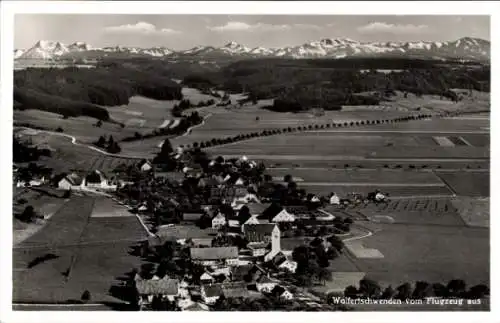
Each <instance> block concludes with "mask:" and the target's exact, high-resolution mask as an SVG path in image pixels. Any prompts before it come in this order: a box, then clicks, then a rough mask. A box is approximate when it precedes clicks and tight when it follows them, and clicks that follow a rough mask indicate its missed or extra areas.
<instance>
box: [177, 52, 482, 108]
mask: <svg viewBox="0 0 500 323" xmlns="http://www.w3.org/2000/svg"><path fill="white" fill-rule="evenodd" d="M381 70H384V71H381ZM184 83H186V84H189V85H190V86H193V87H198V88H201V89H206V88H207V87H211V88H217V89H222V90H225V91H229V92H233V93H240V92H249V93H250V94H251V96H252V97H253V98H256V99H269V98H274V99H277V100H276V104H275V106H273V107H271V109H274V110H276V111H300V110H307V109H309V108H311V107H314V106H315V105H318V104H319V103H321V105H322V107H323V108H324V109H338V108H339V106H342V105H365V104H369V105H376V104H378V103H379V101H380V100H381V98H382V99H383V97H384V95H381V96H376V95H373V93H372V94H370V93H366V92H382V94H384V93H389V94H391V93H394V91H401V92H406V93H413V94H416V95H423V94H434V95H442V96H444V97H449V98H450V99H455V98H454V95H453V94H452V93H451V92H450V89H453V88H460V89H469V90H477V91H489V90H490V67H489V66H482V65H477V64H476V65H474V66H472V65H463V64H462V65H461V64H458V63H456V62H442V61H429V60H417V59H406V58H390V59H385V58H384V59H382V58H381V59H373V58H370V59H368V58H364V59H337V60H332V59H315V60H309V59H305V60H302V59H301V60H283V59H261V60H248V61H239V62H235V63H233V64H230V65H228V66H226V67H225V68H222V69H221V70H220V71H218V72H212V73H204V74H193V75H190V76H188V77H186V78H185V79H184ZM320 89H321V91H319V90H320ZM320 92H321V94H320ZM360 93H364V94H363V95H359V94H360ZM380 97H381V98H380ZM286 106H289V107H286Z"/></svg>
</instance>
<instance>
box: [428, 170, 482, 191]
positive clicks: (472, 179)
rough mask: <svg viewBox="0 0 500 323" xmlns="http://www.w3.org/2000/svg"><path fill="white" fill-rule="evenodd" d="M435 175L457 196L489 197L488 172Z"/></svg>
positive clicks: (440, 173)
mask: <svg viewBox="0 0 500 323" xmlns="http://www.w3.org/2000/svg"><path fill="white" fill-rule="evenodd" d="M437 174H438V176H439V177H441V179H442V180H443V181H444V182H445V183H446V184H447V185H448V186H449V187H450V188H451V190H452V191H453V192H455V193H456V194H457V195H458V196H473V197H479V196H482V197H489V196H490V173H489V172H481V173H476V172H466V173H464V172H437Z"/></svg>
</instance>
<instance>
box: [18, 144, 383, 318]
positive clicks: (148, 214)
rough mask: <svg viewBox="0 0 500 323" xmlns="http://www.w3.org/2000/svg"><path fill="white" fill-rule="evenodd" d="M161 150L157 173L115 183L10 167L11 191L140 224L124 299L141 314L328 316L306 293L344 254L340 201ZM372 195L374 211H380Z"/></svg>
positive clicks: (240, 163)
mask: <svg viewBox="0 0 500 323" xmlns="http://www.w3.org/2000/svg"><path fill="white" fill-rule="evenodd" d="M164 145H166V146H168V147H166V148H165V147H164V148H165V149H162V151H164V150H167V151H168V152H169V153H168V157H167V158H166V159H165V153H163V157H164V159H163V160H162V163H161V164H159V163H156V164H153V163H152V162H150V161H148V160H142V161H140V162H139V163H135V164H133V165H129V166H126V165H119V166H118V167H117V168H116V169H115V170H114V171H113V176H112V177H108V176H107V175H106V174H104V173H103V172H101V171H100V170H93V171H91V172H88V173H87V174H83V175H80V174H78V173H77V172H74V173H71V174H57V175H55V176H52V178H51V179H50V181H49V180H46V177H45V176H31V179H30V180H29V181H27V182H26V181H24V182H23V181H22V180H21V179H20V178H23V176H21V175H19V173H23V172H26V169H22V168H16V167H15V168H14V173H15V174H18V181H17V186H18V187H23V186H27V187H29V186H31V187H43V186H47V185H49V184H51V185H52V186H55V187H56V188H57V190H58V191H63V192H65V193H64V194H65V196H66V197H69V196H71V195H72V194H82V193H83V194H96V195H103V196H105V197H108V198H109V199H112V200H115V201H116V202H118V203H119V204H121V205H123V206H125V207H126V208H127V209H128V212H130V213H133V214H135V216H137V218H138V219H139V221H140V222H141V224H142V225H143V226H144V228H145V230H146V231H147V232H148V235H149V237H148V238H147V239H146V240H144V241H142V242H140V245H139V246H138V247H137V250H138V251H137V255H138V256H140V257H141V259H143V260H144V264H143V265H142V266H141V268H140V269H139V268H130V269H131V274H130V279H129V281H128V282H126V283H124V284H125V285H124V287H126V288H125V289H124V290H125V291H126V292H125V293H127V294H128V293H130V296H127V299H129V301H130V304H132V306H137V308H138V309H140V310H162V309H163V310H165V309H167V310H210V309H212V310H230V309H242V310H244V309H256V308H257V309H259V308H261V307H266V305H265V304H269V302H272V304H273V305H272V307H273V308H281V309H284V310H286V309H291V308H294V309H296V308H303V309H304V310H328V309H330V310H331V307H332V306H333V305H332V304H328V302H326V301H325V300H326V298H325V297H321V296H322V295H314V294H312V293H311V292H310V291H308V289H307V288H306V287H307V286H311V285H312V284H321V283H323V284H324V282H325V281H328V280H331V279H332V274H331V269H330V268H328V267H329V262H330V260H333V259H335V258H336V257H337V256H338V255H339V254H340V253H342V250H343V243H342V241H341V240H340V239H339V238H338V237H337V236H336V234H340V235H342V234H343V235H345V234H347V233H348V232H349V230H350V225H351V224H352V223H353V221H352V219H351V218H349V217H345V216H339V214H341V213H335V210H336V209H338V210H341V209H342V208H345V205H343V203H346V202H345V199H341V198H339V196H337V195H336V194H335V193H332V194H330V196H328V197H319V196H316V195H313V194H307V193H306V192H305V191H304V190H303V189H300V188H299V187H298V186H297V184H296V183H295V182H294V181H293V177H292V176H291V175H287V176H285V178H283V179H273V178H271V176H269V175H267V174H265V166H264V165H263V164H262V163H257V162H255V161H252V160H249V159H248V158H247V157H245V156H242V157H241V158H238V159H231V160H225V159H224V158H223V157H220V156H219V157H216V158H214V159H212V158H210V157H209V156H207V154H206V153H204V152H203V151H201V150H200V149H199V148H198V149H194V150H190V151H188V150H186V151H184V150H183V149H182V148H177V150H176V151H174V149H173V148H172V147H171V146H170V143H169V142H168V140H167V141H166V143H165V144H164ZM166 163H169V164H170V165H169V166H168V167H167V166H166V165H165V164H166ZM172 164H174V166H172ZM31 168H32V170H33V168H34V166H31ZM165 168H168V169H169V171H163V169H165ZM35 173H36V172H35ZM41 173H43V172H41ZM24 177H26V176H24ZM374 194H375V193H373V194H372V195H374ZM376 194H377V196H376V198H375V197H373V196H372V199H373V201H374V202H375V201H377V202H383V200H384V199H385V196H383V195H382V194H381V193H379V192H377V193H376ZM365 203H368V201H366V202H365ZM322 206H328V209H329V210H330V211H326V210H325V209H324V208H323V207H322ZM332 210H333V211H332ZM332 213H335V214H332ZM282 242H283V243H282ZM263 304H264V305H263ZM269 306H270V305H269Z"/></svg>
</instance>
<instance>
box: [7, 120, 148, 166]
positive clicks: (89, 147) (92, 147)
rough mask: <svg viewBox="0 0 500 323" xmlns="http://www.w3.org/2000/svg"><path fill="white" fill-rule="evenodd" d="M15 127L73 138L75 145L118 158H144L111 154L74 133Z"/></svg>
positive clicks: (72, 141)
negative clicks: (84, 141) (83, 140)
mask: <svg viewBox="0 0 500 323" xmlns="http://www.w3.org/2000/svg"><path fill="white" fill-rule="evenodd" d="M14 128H17V129H27V130H33V131H36V132H45V133H48V134H51V135H55V136H60V137H65V138H68V139H71V143H72V144H73V145H76V146H81V147H86V148H88V149H90V150H94V151H97V152H98V153H101V154H103V155H106V156H111V157H118V158H130V159H142V158H144V157H143V156H130V155H122V154H111V153H108V152H107V151H104V150H102V149H99V148H97V147H94V146H92V145H88V144H82V143H79V142H78V141H77V140H76V137H74V136H72V135H68V134H66V133H60V132H55V131H50V130H38V129H33V128H29V127H17V126H14Z"/></svg>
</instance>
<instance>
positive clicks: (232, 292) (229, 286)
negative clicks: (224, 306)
mask: <svg viewBox="0 0 500 323" xmlns="http://www.w3.org/2000/svg"><path fill="white" fill-rule="evenodd" d="M222 292H223V293H224V296H225V297H226V298H229V297H231V298H236V297H245V298H246V297H248V296H249V295H250V292H249V291H248V288H247V285H246V284H245V283H242V282H236V283H225V284H222Z"/></svg>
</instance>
